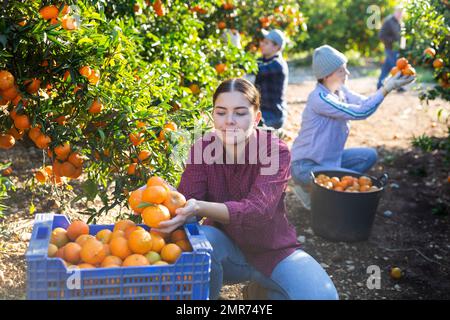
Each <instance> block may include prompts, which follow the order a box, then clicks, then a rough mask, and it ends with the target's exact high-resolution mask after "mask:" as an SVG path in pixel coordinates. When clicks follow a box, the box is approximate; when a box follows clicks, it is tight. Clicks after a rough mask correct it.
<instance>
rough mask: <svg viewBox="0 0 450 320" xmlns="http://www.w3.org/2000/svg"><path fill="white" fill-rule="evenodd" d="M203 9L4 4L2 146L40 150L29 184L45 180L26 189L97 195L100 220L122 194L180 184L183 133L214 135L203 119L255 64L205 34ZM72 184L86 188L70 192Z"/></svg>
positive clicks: (154, 0) (160, 4)
mask: <svg viewBox="0 0 450 320" xmlns="http://www.w3.org/2000/svg"><path fill="white" fill-rule="evenodd" d="M196 3H197V5H198V6H202V7H203V6H204V5H205V4H206V6H207V7H208V8H212V7H213V6H214V5H215V4H212V3H210V2H207V1H205V2H196ZM135 4H138V6H139V8H137V7H134V10H133V6H134V5H135ZM103 9H104V10H103ZM136 9H137V11H140V13H139V14H138V13H136V11H135V10H136ZM200 11H202V10H200ZM197 14H198V13H197V12H191V11H189V10H188V8H187V7H186V4H184V3H181V2H173V1H164V0H162V1H159V0H150V1H133V2H129V1H125V0H117V1H114V2H108V3H105V4H104V7H102V6H99V5H94V4H93V3H92V1H84V0H81V1H45V2H42V1H37V0H30V1H28V0H27V1H25V0H19V1H15V2H6V3H5V6H0V15H2V16H4V17H5V21H6V23H5V24H2V25H0V33H1V34H3V35H4V39H5V41H2V43H1V44H0V49H1V50H2V55H1V57H0V149H1V150H10V149H11V148H13V147H14V145H16V144H17V142H18V141H19V140H21V143H20V144H21V145H24V146H26V147H29V145H30V143H31V144H32V146H33V147H34V146H35V147H36V148H38V149H39V151H41V150H42V151H41V152H40V153H39V154H42V158H43V161H42V165H36V168H35V170H34V173H33V174H34V177H35V179H33V180H32V182H36V181H37V182H40V183H31V184H28V183H27V184H26V187H27V188H28V187H29V188H30V189H31V191H32V192H33V193H34V194H36V193H40V192H42V191H43V190H46V189H48V188H49V187H50V183H51V186H52V187H53V186H55V185H57V186H60V187H62V188H59V190H58V191H60V192H53V193H52V196H53V197H60V196H61V195H62V196H67V195H68V194H67V193H68V192H70V193H71V195H70V196H72V197H74V198H75V199H74V202H70V204H72V203H75V202H78V203H79V202H82V201H84V200H86V202H88V201H93V200H94V199H95V198H96V197H99V198H101V200H102V203H103V207H102V208H101V209H99V208H97V207H96V208H92V207H91V208H88V207H89V206H88V205H86V208H88V209H89V210H88V209H86V210H85V213H88V214H91V220H95V219H96V218H97V217H98V216H99V215H100V212H102V213H107V212H108V210H110V209H112V208H114V207H115V206H120V205H126V200H127V197H128V192H126V191H125V192H124V190H134V189H136V188H137V187H138V186H140V185H142V184H144V183H145V182H146V177H148V175H154V174H158V175H160V176H164V178H166V179H167V180H170V181H171V182H175V181H176V180H177V178H178V177H179V173H180V172H179V168H180V167H179V166H178V161H177V160H178V159H182V158H181V157H179V158H177V159H176V160H174V157H170V155H171V154H172V152H174V151H178V150H179V149H175V148H176V146H177V144H178V143H181V133H180V132H177V131H178V130H179V129H178V127H182V128H183V129H185V130H189V129H191V128H192V127H194V126H197V125H200V126H202V129H206V126H207V125H206V121H199V119H202V116H203V115H204V114H205V111H207V110H208V109H209V108H210V103H209V99H210V94H211V93H212V92H213V90H214V89H215V87H216V84H217V83H218V81H219V79H220V78H224V77H235V76H239V75H240V74H244V73H245V72H247V71H249V70H250V69H252V68H253V69H255V68H256V63H255V62H254V61H253V57H252V55H250V54H248V53H246V52H245V51H244V50H239V52H237V51H232V50H231V49H229V48H224V47H223V43H222V42H221V40H220V39H219V35H218V34H216V33H215V31H216V29H214V32H209V31H207V32H203V29H202V28H199V27H198V26H199V25H201V24H202V21H201V19H199V18H198V17H197V16H196V15H197ZM71 19H73V21H72V20H71ZM72 22H73V26H72ZM118 25H120V26H121V27H120V28H118V27H117V26H118ZM147 30H152V34H153V35H154V36H152V37H148V36H147V35H148V32H146V31H147ZM175 33H176V35H177V36H176V37H173V36H172V35H173V34H175ZM36 44H39V45H36ZM217 52H223V59H222V58H221V59H220V60H219V59H216V54H215V53H217ZM205 61H206V62H207V64H208V65H209V66H211V67H210V68H208V67H205V66H204V64H203V62H205ZM180 149H181V148H180ZM13 153H14V151H12V152H11V153H9V154H8V156H9V155H12V154H13ZM11 162H12V165H13V166H14V161H11ZM14 169H15V170H16V168H14ZM11 173H12V168H8V170H7V171H4V172H2V174H4V175H9V174H11ZM80 175H81V176H80ZM70 179H78V180H79V183H75V185H76V187H75V188H70V187H67V188H64V187H63V186H64V184H65V183H66V182H67V181H70ZM78 186H79V187H78ZM53 191H55V190H53ZM72 191H73V192H72ZM111 193H113V195H112V196H111ZM59 200H61V199H59ZM58 202H59V203H61V205H62V206H66V205H69V202H67V201H58ZM91 209H92V210H91ZM97 210H98V212H97ZM94 212H96V213H97V215H95V214H94ZM94 222H95V221H94Z"/></svg>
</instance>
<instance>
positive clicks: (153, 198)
mask: <svg viewBox="0 0 450 320" xmlns="http://www.w3.org/2000/svg"><path fill="white" fill-rule="evenodd" d="M166 199H167V190H166V189H165V188H164V187H160V186H151V187H147V188H146V189H145V190H144V191H143V192H142V201H144V202H149V203H154V204H161V203H163V202H164V201H165V200H166Z"/></svg>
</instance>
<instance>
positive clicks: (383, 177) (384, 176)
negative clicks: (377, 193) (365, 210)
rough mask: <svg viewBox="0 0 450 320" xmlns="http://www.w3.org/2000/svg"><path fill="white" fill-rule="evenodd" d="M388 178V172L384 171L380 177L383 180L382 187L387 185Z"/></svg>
mask: <svg viewBox="0 0 450 320" xmlns="http://www.w3.org/2000/svg"><path fill="white" fill-rule="evenodd" d="M388 179H389V176H388V174H387V173H384V174H383V175H382V176H381V177H379V178H378V180H379V181H380V182H381V187H383V188H384V187H386V185H387V181H388Z"/></svg>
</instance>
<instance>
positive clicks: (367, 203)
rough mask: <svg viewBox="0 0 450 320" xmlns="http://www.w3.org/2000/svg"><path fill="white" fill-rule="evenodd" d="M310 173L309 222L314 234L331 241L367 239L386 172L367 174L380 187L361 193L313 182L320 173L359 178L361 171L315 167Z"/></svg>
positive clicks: (383, 185)
mask: <svg viewBox="0 0 450 320" xmlns="http://www.w3.org/2000/svg"><path fill="white" fill-rule="evenodd" d="M311 174H312V176H313V182H312V190H311V224H312V229H313V231H314V234H316V235H318V236H321V237H323V238H325V239H327V240H331V241H346V242H353V241H364V240H367V239H368V238H369V236H370V232H371V230H372V225H373V221H374V219H375V213H376V211H377V208H378V203H379V201H380V198H381V195H382V193H383V191H384V188H385V186H386V183H387V179H388V176H387V174H384V175H383V176H381V177H380V178H375V177H371V176H368V177H370V178H371V179H372V183H373V185H374V186H376V187H378V188H379V190H377V191H371V192H360V193H353V192H339V191H334V190H329V189H326V188H324V187H321V186H319V185H318V184H316V183H315V182H314V179H315V177H316V176H318V175H319V174H324V175H327V176H329V177H338V178H339V179H341V178H342V177H343V176H352V177H357V178H359V177H360V176H364V174H353V173H351V174H349V173H348V172H341V171H316V172H314V173H311ZM365 176H367V175H365Z"/></svg>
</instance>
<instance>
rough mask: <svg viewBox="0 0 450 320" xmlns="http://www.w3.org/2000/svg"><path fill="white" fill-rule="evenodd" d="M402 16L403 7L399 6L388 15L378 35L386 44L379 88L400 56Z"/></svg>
mask: <svg viewBox="0 0 450 320" xmlns="http://www.w3.org/2000/svg"><path fill="white" fill-rule="evenodd" d="M402 17H403V7H401V6H398V7H396V8H395V11H394V13H393V14H391V15H389V16H387V17H386V19H385V20H384V22H383V25H382V27H381V30H380V33H379V35H378V36H379V38H380V40H381V41H382V42H383V44H384V53H385V59H384V63H383V65H382V66H381V74H380V77H379V78H378V83H377V89H380V88H381V86H382V85H383V80H384V79H385V78H386V77H387V76H388V75H389V72H390V71H391V69H392V68H393V67H395V64H396V61H397V58H398V49H399V47H400V39H401V34H400V32H401V22H402Z"/></svg>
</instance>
